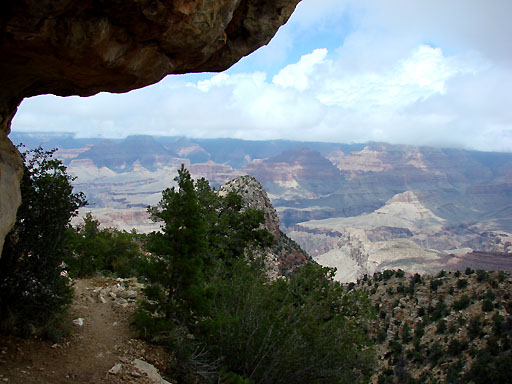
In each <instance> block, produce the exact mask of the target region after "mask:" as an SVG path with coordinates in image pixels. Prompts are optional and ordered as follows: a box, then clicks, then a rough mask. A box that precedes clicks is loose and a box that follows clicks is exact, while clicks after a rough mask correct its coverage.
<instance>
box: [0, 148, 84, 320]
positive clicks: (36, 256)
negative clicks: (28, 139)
mask: <svg viewBox="0 0 512 384" xmlns="http://www.w3.org/2000/svg"><path fill="white" fill-rule="evenodd" d="M54 152H55V150H52V151H43V150H42V149H41V148H38V149H35V150H31V151H27V152H25V153H23V154H22V157H23V160H24V164H25V166H24V174H23V178H22V181H21V197H22V204H21V206H20V207H19V209H18V212H17V216H16V223H15V225H14V227H13V229H12V230H11V231H10V232H9V234H8V235H7V237H6V240H5V244H4V248H3V252H2V257H1V258H0V317H1V318H2V321H3V322H4V325H5V326H8V324H6V322H9V321H10V322H13V323H17V324H18V325H22V323H33V324H39V325H41V324H44V323H46V322H48V321H49V320H50V319H51V318H52V317H53V316H54V315H55V314H56V313H58V312H60V311H61V310H62V309H63V308H64V307H65V306H66V305H67V304H69V303H70V301H71V297H72V292H71V288H70V287H69V285H68V279H67V278H66V277H65V272H64V271H63V264H62V261H63V259H64V256H65V255H66V252H67V249H66V243H67V240H68V237H67V229H68V227H69V222H70V219H71V217H73V216H74V215H75V214H76V213H77V210H78V208H79V207H81V206H83V205H85V203H86V201H85V198H84V196H83V194H82V193H73V187H72V185H71V182H72V181H73V178H72V177H71V176H69V175H68V174H67V173H66V167H65V166H64V165H63V164H62V162H61V161H60V160H57V159H54V158H53V157H52V155H53V153H54Z"/></svg>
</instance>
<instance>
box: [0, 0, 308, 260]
mask: <svg viewBox="0 0 512 384" xmlns="http://www.w3.org/2000/svg"><path fill="white" fill-rule="evenodd" d="M299 1H300V0H217V1H207V0H173V1H169V0H82V1H74V0H5V1H2V2H1V4H0V15H1V18H0V56H1V57H2V60H1V61H0V84H1V85H2V86H1V87H0V192H1V194H0V209H1V211H0V245H1V244H3V239H4V236H5V234H6V232H7V231H8V230H9V228H10V227H11V226H12V224H13V222H14V217H15V213H16V209H17V206H18V204H19V201H20V197H19V196H20V192H19V180H20V178H21V169H22V163H21V159H20V157H19V154H16V150H15V149H14V148H13V146H12V144H11V142H10V141H9V139H8V138H7V135H8V134H9V133H10V127H11V121H12V118H13V116H14V114H15V113H16V110H17V108H18V105H19V104H20V103H21V101H22V100H23V99H24V98H26V97H31V96H35V95H41V94H48V93H51V94H55V95H59V96H69V95H79V96H90V95H94V94H96V93H98V92H101V91H107V92H116V93H119V92H127V91H130V90H132V89H136V88H141V87H144V86H147V85H149V84H153V83H156V82H158V81H160V80H161V79H162V78H163V77H165V76H166V75H169V74H183V73H188V72H205V71H212V72H214V71H222V70H224V69H227V68H229V67H230V66H231V65H233V64H234V63H236V62H237V61H238V60H239V59H240V58H242V57H243V56H245V55H248V54H249V53H251V52H252V51H254V50H256V49H257V48H259V47H261V46H262V45H265V44H267V43H268V42H269V41H270V39H271V38H272V37H273V36H274V34H275V33H276V32H277V30H278V28H279V27H280V26H281V25H282V24H284V23H285V22H286V21H287V20H288V18H289V17H290V15H291V14H292V12H293V11H294V9H295V6H296V5H297V3H298V2H299ZM185 133H186V132H184V134H185ZM0 251H1V248H0Z"/></svg>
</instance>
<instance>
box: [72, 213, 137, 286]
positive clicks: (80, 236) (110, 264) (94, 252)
mask: <svg viewBox="0 0 512 384" xmlns="http://www.w3.org/2000/svg"><path fill="white" fill-rule="evenodd" d="M141 237H142V236H141V235H138V234H137V233H136V232H134V231H132V232H126V231H119V230H117V229H115V228H103V229H101V228H100V226H99V222H98V220H96V219H94V218H93V216H92V215H91V213H87V214H86V215H85V217H84V218H83V224H81V225H79V226H77V228H71V229H70V242H69V248H70V249H71V251H72V253H71V255H70V256H69V257H68V258H67V259H66V263H67V264H68V266H69V271H70V274H71V275H72V276H76V277H87V276H92V275H94V274H95V273H97V272H101V271H106V272H110V273H113V274H115V275H117V276H120V277H130V276H136V275H138V274H139V273H140V272H141V271H140V270H141V268H142V264H143V260H144V258H143V253H142V250H141V242H142V241H141Z"/></svg>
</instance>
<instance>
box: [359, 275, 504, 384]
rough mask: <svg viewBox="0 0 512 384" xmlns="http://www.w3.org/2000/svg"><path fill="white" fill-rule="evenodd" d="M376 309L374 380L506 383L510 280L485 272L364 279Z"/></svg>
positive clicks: (381, 381) (377, 381) (386, 381)
mask: <svg viewBox="0 0 512 384" xmlns="http://www.w3.org/2000/svg"><path fill="white" fill-rule="evenodd" d="M356 289H364V290H368V292H369V293H370V298H371V301H372V302H373V304H374V305H375V308H376V309H377V311H378V316H377V320H376V321H375V322H374V325H373V336H374V338H375V340H376V351H377V354H378V364H379V367H378V369H377V370H376V373H375V374H374V376H373V378H372V382H373V383H440V382H442V383H469V382H474V383H489V382H493V381H499V382H509V381H510V367H511V364H512V350H511V345H512V316H511V314H512V298H511V294H512V278H511V275H510V274H509V273H505V272H502V271H500V272H486V271H483V270H477V271H473V270H471V269H469V268H468V269H467V270H466V271H465V272H462V273H461V272H444V271H441V272H440V273H439V274H437V275H436V276H430V275H424V276H420V275H417V274H416V275H413V276H406V275H405V274H404V273H403V272H402V271H400V270H398V271H390V270H387V271H384V272H383V273H376V274H374V275H373V277H365V278H364V279H363V280H360V281H359V282H358V287H357V288H356Z"/></svg>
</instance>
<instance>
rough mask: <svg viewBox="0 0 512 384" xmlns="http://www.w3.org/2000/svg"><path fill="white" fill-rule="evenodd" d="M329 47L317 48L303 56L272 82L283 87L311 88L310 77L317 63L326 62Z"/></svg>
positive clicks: (301, 89) (284, 69)
mask: <svg viewBox="0 0 512 384" xmlns="http://www.w3.org/2000/svg"><path fill="white" fill-rule="evenodd" d="M326 56H327V49H325V48H319V49H315V50H314V51H313V52H312V53H310V54H308V55H304V56H302V57H301V59H300V61H299V62H298V63H296V64H290V65H287V66H286V67H284V68H283V69H282V70H281V71H280V72H279V73H278V74H277V75H275V76H274V78H273V79H272V82H273V83H274V84H277V85H280V86H281V87H283V88H289V87H292V88H295V89H297V90H298V91H305V90H306V89H308V88H310V77H311V75H312V74H313V73H314V71H315V69H316V68H315V67H316V66H317V64H321V63H324V62H325V57H326Z"/></svg>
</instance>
